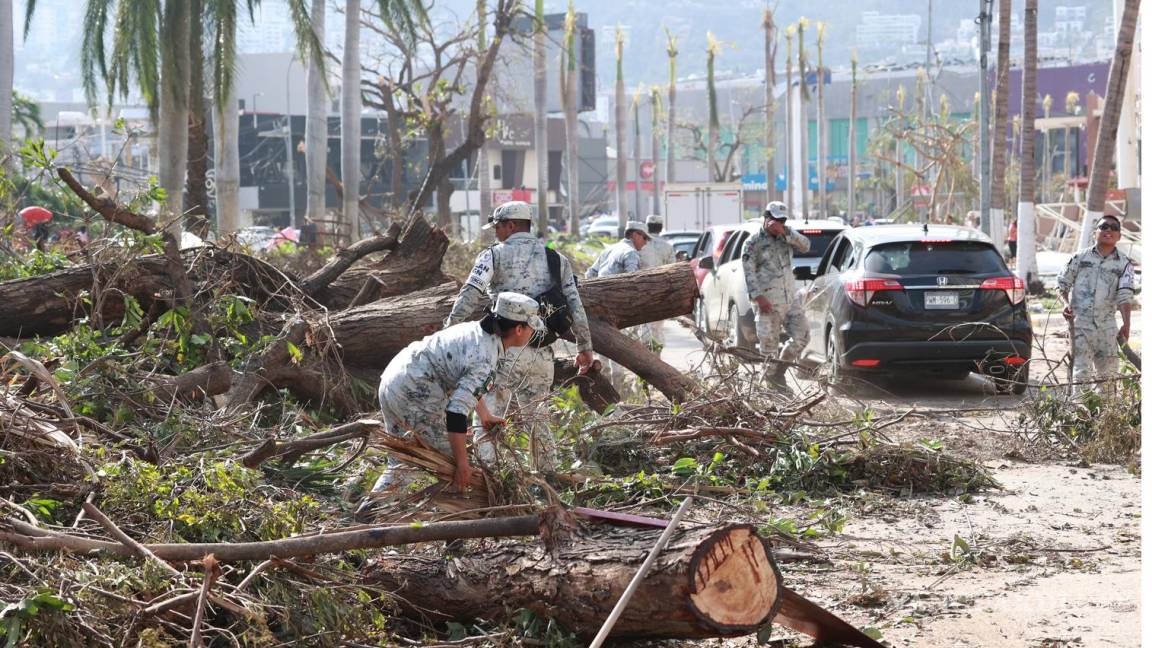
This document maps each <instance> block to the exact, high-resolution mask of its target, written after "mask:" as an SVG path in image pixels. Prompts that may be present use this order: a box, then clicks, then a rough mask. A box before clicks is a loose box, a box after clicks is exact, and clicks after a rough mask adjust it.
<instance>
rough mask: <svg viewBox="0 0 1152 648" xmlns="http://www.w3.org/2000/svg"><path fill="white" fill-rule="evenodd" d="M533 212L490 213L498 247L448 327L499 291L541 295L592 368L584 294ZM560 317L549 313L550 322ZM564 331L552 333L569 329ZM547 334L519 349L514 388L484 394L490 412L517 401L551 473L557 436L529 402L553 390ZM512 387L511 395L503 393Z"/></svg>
mask: <svg viewBox="0 0 1152 648" xmlns="http://www.w3.org/2000/svg"><path fill="white" fill-rule="evenodd" d="M531 227H532V211H531V209H530V208H529V206H528V204H527V203H525V202H520V201H513V202H508V203H504V204H503V205H500V206H499V207H497V208H496V209H495V210H493V212H492V216H491V217H490V218H489V219H488V224H487V225H485V226H484V228H485V229H494V230H495V233H496V239H497V240H498V241H499V242H498V243H497V244H496V245H493V246H492V247H490V248H488V249H486V250H484V251H483V252H481V253H480V255H479V256H477V257H476V263H475V265H474V266H473V268H472V272H471V273H470V274H469V275H468V280H467V281H466V282H465V283H464V286H463V287H462V288H461V289H460V294H459V295H457V296H456V302H455V303H454V304H453V305H452V312H451V313H450V314H449V315H448V319H447V321H446V322H445V326H452V325H453V324H456V323H458V322H462V321H464V320H465V319H467V318H468V317H469V316H471V314H472V313H473V312H475V311H476V309H477V308H478V307H479V306H480V304H481V302H482V301H484V299H485V298H486V297H488V298H491V299H493V300H494V299H495V297H496V295H497V293H501V292H514V293H518V294H521V295H525V296H528V297H532V298H534V299H537V301H541V302H548V303H546V304H544V303H542V306H543V307H544V308H545V309H550V312H551V313H553V314H554V315H560V316H561V317H563V316H565V315H566V317H567V318H568V319H569V321H570V322H571V331H572V334H573V335H574V337H575V338H576V349H577V351H578V353H577V355H576V366H577V367H578V368H579V370H580V373H581V374H583V373H585V372H587V371H588V369H589V368H590V367H591V366H592V361H593V354H592V335H591V333H590V332H589V329H588V316H587V315H586V314H585V312H584V304H583V303H582V302H581V301H580V293H579V292H578V291H577V289H576V276H575V275H574V274H573V272H572V265H571V264H570V263H569V262H568V259H567V258H566V257H565V256H564V255H562V254H559V253H557V252H556V251H555V250H550V249H548V248H547V247H545V245H544V243H543V241H540V240H539V239H537V238H536V237H535V236H532V234H531V231H530V230H531ZM555 321H556V317H554V316H549V317H548V322H549V324H550V325H551V323H553V322H555ZM565 332H566V331H552V333H560V334H562V333H565ZM548 337H553V339H554V336H547V337H544V338H540V339H538V340H536V341H534V342H533V344H532V345H529V346H526V347H524V348H523V349H521V350H520V351H519V352H518V358H517V359H516V360H515V367H514V371H513V373H512V375H511V376H510V378H511V380H512V385H514V386H515V388H514V389H509V390H505V389H504V388H501V389H500V390H498V391H497V392H494V393H492V394H489V395H488V396H486V397H485V404H486V405H487V406H488V408H489V409H490V410H492V411H497V412H500V411H503V409H502V406H501V405H498V403H499V402H501V401H503V402H510V401H511V399H515V401H516V403H517V405H518V406H519V408H520V413H521V414H522V415H525V416H524V420H525V421H526V422H528V430H529V433H530V434H531V439H532V458H533V462H534V464H535V467H536V469H537V470H541V471H545V472H550V471H553V470H555V466H556V440H555V438H554V437H553V436H552V431H551V429H550V428H549V427H548V424H547V421H543V422H541V421H536V420H535V418H536V417H534V416H531V409H532V407H531V406H536V405H540V404H541V403H542V402H543V401H544V400H545V399H544V396H545V395H546V394H548V392H549V391H551V389H552V379H553V377H554V373H555V367H554V366H553V364H552V361H553V352H552V347H551V345H550V344H551V341H552V340H550V339H548ZM508 391H510V393H505V392H508Z"/></svg>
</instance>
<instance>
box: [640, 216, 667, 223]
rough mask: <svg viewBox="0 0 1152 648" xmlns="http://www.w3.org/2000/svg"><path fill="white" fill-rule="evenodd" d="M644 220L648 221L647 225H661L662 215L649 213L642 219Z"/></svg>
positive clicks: (662, 221)
mask: <svg viewBox="0 0 1152 648" xmlns="http://www.w3.org/2000/svg"><path fill="white" fill-rule="evenodd" d="M644 222H645V223H648V224H649V225H663V224H664V217H663V216H661V215H660V214H649V215H648V218H645V219H644Z"/></svg>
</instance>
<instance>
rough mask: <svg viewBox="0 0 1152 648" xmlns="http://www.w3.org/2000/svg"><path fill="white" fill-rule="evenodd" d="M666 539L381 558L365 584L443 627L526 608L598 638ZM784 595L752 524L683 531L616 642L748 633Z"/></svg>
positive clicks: (606, 533) (639, 533) (641, 533)
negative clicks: (451, 555)
mask: <svg viewBox="0 0 1152 648" xmlns="http://www.w3.org/2000/svg"><path fill="white" fill-rule="evenodd" d="M660 533H661V532H660V530H659V529H637V528H628V529H622V528H617V527H600V528H598V529H597V531H596V535H595V537H589V538H584V539H582V540H581V541H579V543H578V544H576V545H574V546H572V547H568V548H560V549H558V550H557V551H555V552H554V553H553V554H551V555H550V554H549V553H548V552H546V551H545V550H544V549H543V548H542V547H540V546H539V545H530V544H525V543H516V544H513V543H500V544H498V545H496V546H493V547H485V549H484V551H483V552H477V553H475V554H472V555H471V556H468V557H462V558H457V559H454V560H452V561H450V562H449V561H411V560H405V559H404V558H400V557H382V558H380V559H378V560H376V561H375V562H373V563H372V564H371V565H370V567H369V568H368V569H367V570H366V572H365V578H366V580H367V581H368V582H369V583H372V584H374V585H379V586H382V587H384V588H386V589H388V590H389V591H391V592H394V593H395V595H396V600H397V601H399V602H400V605H401V610H402V611H403V612H404V613H407V614H415V615H420V616H421V617H423V618H429V617H430V618H432V619H434V620H437V619H438V620H456V621H465V620H471V619H477V618H483V619H507V618H508V616H509V615H510V614H512V613H513V612H514V611H516V610H519V609H521V608H525V609H528V610H531V611H532V612H534V613H536V614H537V615H539V616H541V617H543V618H548V619H554V620H555V621H556V622H557V623H559V624H560V625H561V626H563V627H564V628H565V629H567V630H568V631H569V632H574V633H576V634H578V635H580V636H581V637H585V638H591V637H592V636H594V635H595V634H596V631H597V630H598V629H599V628H600V626H601V624H602V623H603V622H604V619H606V618H607V617H608V614H609V612H610V611H611V609H612V606H613V604H614V603H615V602H616V600H617V599H619V597H620V596H621V595H622V594H623V592H624V590H625V588H626V587H627V586H628V583H629V581H630V580H631V579H632V575H633V574H635V573H636V570H637V568H638V567H639V566H640V564H641V563H642V562H643V560H644V558H645V557H646V556H647V554H648V550H649V549H650V548H651V547H652V545H653V544H654V543H655V542H656V539H657V538H658V537H659V535H660ZM781 587H782V586H781V576H780V570H779V569H778V568H777V567H776V563H775V561H774V560H773V558H772V553H771V550H770V548H769V546H768V544H767V542H766V541H764V539H762V538H761V537H760V536H759V535H757V533H756V530H755V529H754V528H753V527H752V526H750V525H734V526H727V527H722V528H719V529H717V528H715V527H710V528H697V529H691V530H681V531H677V532H676V533H675V534H674V535H673V537H672V540H671V541H670V542H669V543H668V546H667V547H666V548H665V549H664V551H663V552H662V553H661V554H660V555H659V556H658V557H657V558H656V563H655V566H654V567H653V569H652V571H651V572H649V574H648V576H647V578H645V579H644V580H643V581H641V582H640V586H639V588H638V589H637V590H636V593H635V594H634V595H633V597H632V600H631V602H630V604H629V605H628V607H627V608H626V609H625V610H624V613H623V614H622V615H621V616H620V618H619V620H618V621H617V622H616V625H615V627H614V629H613V632H612V634H611V636H612V637H613V638H624V637H632V638H682V639H691V638H703V637H724V636H736V635H744V634H749V633H752V632H755V631H756V630H757V629H758V628H759V627H760V626H761V625H763V624H765V623H768V622H770V621H771V620H772V618H773V616H774V615H775V614H776V611H777V609H778V608H779V606H780V590H781ZM497 592H498V593H499V595H498V596H496V595H494V593H497Z"/></svg>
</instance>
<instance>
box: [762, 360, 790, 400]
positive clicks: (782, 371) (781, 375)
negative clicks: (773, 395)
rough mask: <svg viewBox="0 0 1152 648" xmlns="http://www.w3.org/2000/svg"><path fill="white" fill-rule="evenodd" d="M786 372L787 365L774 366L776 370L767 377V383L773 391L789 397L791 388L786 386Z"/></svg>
mask: <svg viewBox="0 0 1152 648" xmlns="http://www.w3.org/2000/svg"><path fill="white" fill-rule="evenodd" d="M787 372H788V365H776V369H775V370H774V371H773V372H772V373H771V374H769V376H768V383H769V384H770V385H772V389H773V390H775V391H778V392H780V393H782V394H785V395H788V396H791V395H792V388H791V387H789V386H788V380H787Z"/></svg>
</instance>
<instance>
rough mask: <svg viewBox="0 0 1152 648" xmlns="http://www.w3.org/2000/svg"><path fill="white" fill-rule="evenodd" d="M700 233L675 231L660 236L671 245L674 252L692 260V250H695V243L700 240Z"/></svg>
mask: <svg viewBox="0 0 1152 648" xmlns="http://www.w3.org/2000/svg"><path fill="white" fill-rule="evenodd" d="M700 235H701V232H694V231H688V230H677V231H675V232H662V233H661V234H660V236H662V237H664V240H666V241H668V242H669V243H671V244H672V250H673V251H674V252H677V253H680V252H683V253H685V254H687V255H688V258H692V250H694V249H695V248H696V241H699V240H700Z"/></svg>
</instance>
